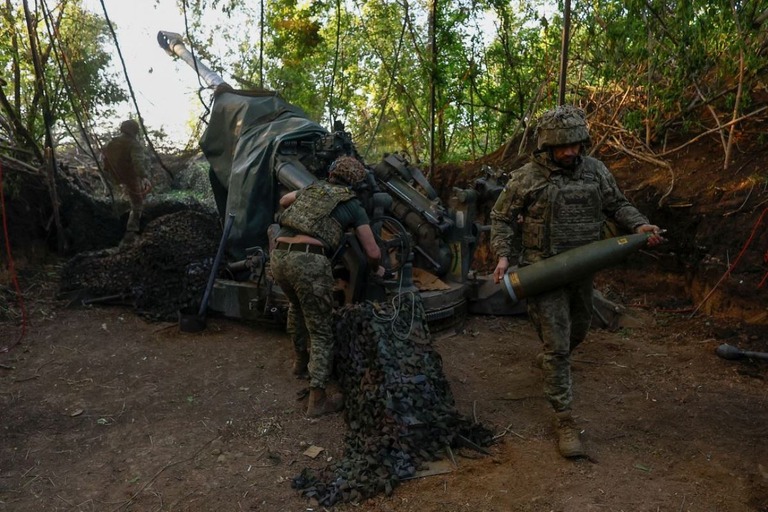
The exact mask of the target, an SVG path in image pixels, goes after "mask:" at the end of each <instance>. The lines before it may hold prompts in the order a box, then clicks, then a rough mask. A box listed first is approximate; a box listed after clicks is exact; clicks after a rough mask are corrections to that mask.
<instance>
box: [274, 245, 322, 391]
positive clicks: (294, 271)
mask: <svg viewBox="0 0 768 512" xmlns="http://www.w3.org/2000/svg"><path fill="white" fill-rule="evenodd" d="M270 267H271V269H272V276H273V277H274V279H275V282H276V283H277V284H278V286H280V289H281V290H283V293H285V295H286V297H288V301H289V302H290V305H289V307H288V326H287V329H288V334H290V335H291V340H292V341H293V347H294V350H295V351H296V352H297V353H301V352H304V351H306V350H307V348H308V347H309V378H310V381H309V385H310V387H313V388H325V384H326V383H327V381H328V379H329V378H330V375H331V371H332V367H333V345H334V337H333V320H332V315H333V275H332V274H331V263H330V261H329V260H328V258H326V257H325V256H323V255H321V254H313V253H305V252H299V251H294V252H288V251H285V250H282V249H275V250H274V251H272V254H271V256H270Z"/></svg>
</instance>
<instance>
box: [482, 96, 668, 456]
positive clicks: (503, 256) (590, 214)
mask: <svg viewBox="0 0 768 512" xmlns="http://www.w3.org/2000/svg"><path fill="white" fill-rule="evenodd" d="M536 138H537V141H536V146H537V149H536V150H535V151H534V153H533V155H532V161H531V162H529V163H528V164H526V165H524V166H523V167H521V168H520V169H518V170H516V171H513V172H512V173H511V178H510V180H509V182H508V183H507V184H506V186H505V187H504V190H503V191H502V193H501V195H500V196H499V198H498V200H497V201H496V204H495V205H494V207H493V210H492V211H491V246H492V249H493V251H494V253H495V255H496V257H497V258H498V264H497V265H496V269H495V270H494V274H493V275H494V280H495V281H496V282H497V283H498V282H500V281H501V279H502V278H503V276H504V274H505V273H506V272H507V270H508V269H509V267H510V262H512V261H514V262H515V264H517V265H519V266H525V265H530V264H533V263H536V262H539V261H542V260H545V259H546V258H549V257H551V256H555V255H556V254H559V253H562V252H564V251H567V250H568V249H573V248H575V247H579V246H582V245H585V244H589V243H591V242H595V241H597V240H599V239H600V238H601V235H602V230H603V226H604V223H605V221H606V219H612V220H613V221H615V222H616V223H617V224H618V225H619V226H620V227H622V228H623V229H625V230H627V231H628V232H634V233H648V234H650V236H649V238H648V245H649V246H655V245H658V244H659V243H661V242H662V241H663V238H661V236H660V235H659V233H660V230H659V228H658V227H657V226H654V225H652V224H649V222H648V219H647V218H646V217H645V216H644V215H642V214H641V213H640V212H639V211H638V210H637V208H635V207H634V206H633V205H632V204H631V203H630V202H629V201H628V200H627V198H626V197H625V196H624V194H623V193H622V192H621V191H620V190H619V187H618V186H617V184H616V181H615V179H614V177H613V175H611V173H610V171H609V170H608V168H607V167H606V166H605V165H604V164H603V163H602V162H601V161H600V160H597V159H595V158H592V157H590V156H587V155H585V149H586V147H587V146H588V145H589V143H590V136H589V129H588V126H587V122H586V116H585V114H584V112H583V111H582V110H581V109H578V108H576V107H573V106H568V105H566V106H560V107H557V108H555V109H554V110H550V111H547V112H545V113H544V114H543V115H542V116H541V117H540V118H539V120H538V123H537V127H536ZM518 219H522V221H521V222H520V223H519V222H518ZM516 247H519V248H520V249H519V250H515V248H516ZM574 277H576V280H574V281H572V282H570V283H568V284H566V285H564V286H563V287H561V288H558V289H555V290H553V291H550V292H546V293H543V294H541V295H538V296H535V297H530V298H528V316H529V318H530V320H531V323H532V324H533V326H534V327H535V328H536V332H537V333H538V335H539V339H540V340H541V342H542V343H543V353H542V354H539V357H538V358H537V362H538V363H540V366H541V368H542V371H543V374H544V394H545V396H546V397H547V399H548V400H549V402H550V404H552V407H553V408H554V410H555V417H556V429H557V436H558V448H559V451H560V454H561V455H562V456H563V457H581V456H584V455H586V453H585V452H584V449H583V447H582V444H581V440H580V438H579V429H578V427H577V426H576V424H575V422H574V418H573V416H572V413H571V400H572V383H571V361H570V355H571V352H573V350H574V349H575V348H576V347H577V346H578V345H579V344H580V343H581V342H582V341H584V339H585V338H586V336H587V332H588V331H589V326H590V323H591V321H592V294H593V283H592V279H593V276H592V275H588V276H574Z"/></svg>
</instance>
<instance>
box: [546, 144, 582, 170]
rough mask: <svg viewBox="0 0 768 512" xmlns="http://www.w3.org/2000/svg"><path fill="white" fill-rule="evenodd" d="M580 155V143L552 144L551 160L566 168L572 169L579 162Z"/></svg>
mask: <svg viewBox="0 0 768 512" xmlns="http://www.w3.org/2000/svg"><path fill="white" fill-rule="evenodd" d="M580 156H581V144H568V145H567V146H554V147H553V148H552V160H554V162H555V163H556V164H558V165H560V166H562V167H564V168H566V169H572V168H574V167H575V166H576V165H577V164H578V163H579V157H580Z"/></svg>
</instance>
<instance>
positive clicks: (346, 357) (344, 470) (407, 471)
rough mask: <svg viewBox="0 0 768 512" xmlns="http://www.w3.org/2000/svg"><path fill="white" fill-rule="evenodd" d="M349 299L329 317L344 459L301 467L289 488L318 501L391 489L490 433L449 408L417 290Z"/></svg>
mask: <svg viewBox="0 0 768 512" xmlns="http://www.w3.org/2000/svg"><path fill="white" fill-rule="evenodd" d="M400 297H401V300H400V301H399V302H396V303H395V304H394V305H392V306H390V305H387V306H381V305H378V304H372V303H370V302H366V303H362V304H354V305H348V306H345V308H343V309H342V310H341V311H340V312H339V314H338V315H337V318H336V339H337V340H338V344H339V347H338V354H337V357H336V372H337V374H338V375H339V383H340V385H341V388H342V389H343V390H344V394H345V412H344V415H345V420H346V422H347V426H348V429H347V434H346V438H345V450H344V452H345V453H344V458H343V459H342V460H341V461H339V462H337V463H335V464H332V465H330V466H328V467H326V468H325V469H324V470H322V471H319V472H316V471H313V470H312V469H309V468H306V469H304V470H303V471H302V473H301V474H300V475H298V476H297V477H295V478H294V479H293V483H292V485H293V487H294V488H296V489H300V490H301V492H302V493H303V494H304V495H306V496H307V497H310V498H314V499H315V500H317V501H318V503H319V504H320V505H324V506H330V505H333V504H335V503H337V502H346V501H352V502H355V501H359V500H362V499H365V498H368V497H371V496H373V495H375V494H377V493H380V492H384V493H386V494H390V493H391V492H392V490H393V489H394V487H395V486H396V485H397V484H398V483H399V482H400V481H402V480H404V479H407V478H410V477H413V476H414V475H415V473H416V471H418V470H419V469H423V468H424V467H425V465H426V464H427V463H429V462H430V461H435V460H438V459H441V458H443V457H445V456H446V455H448V453H447V448H448V447H456V446H460V445H465V446H474V447H482V446H488V445H490V443H491V441H492V434H491V432H490V431H489V430H488V429H486V428H485V427H483V426H482V425H480V424H476V423H473V422H472V421H471V420H470V419H469V418H467V417H465V416H462V415H461V414H459V413H458V411H457V410H456V407H455V404H454V400H453V395H452V394H451V390H450V386H449V384H448V381H447V379H446V378H445V375H444V374H443V368H442V359H441V358H440V354H438V353H437V351H435V350H434V348H433V347H432V344H431V338H430V334H429V331H428V328H427V323H426V319H425V315H424V309H423V307H422V304H421V301H420V299H419V297H418V296H417V295H414V294H404V295H400Z"/></svg>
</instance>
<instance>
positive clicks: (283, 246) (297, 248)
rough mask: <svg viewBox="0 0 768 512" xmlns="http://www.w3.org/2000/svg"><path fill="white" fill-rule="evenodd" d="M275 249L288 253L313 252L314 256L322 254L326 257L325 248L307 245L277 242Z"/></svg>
mask: <svg viewBox="0 0 768 512" xmlns="http://www.w3.org/2000/svg"><path fill="white" fill-rule="evenodd" d="M275 249H280V250H282V251H288V252H311V253H312V254H321V255H323V256H325V249H324V248H323V247H321V246H319V245H313V244H306V243H288V242H277V245H276V246H275Z"/></svg>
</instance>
